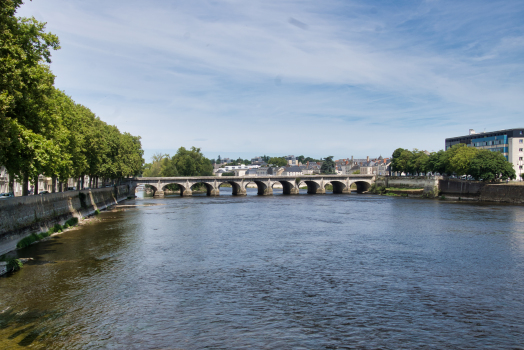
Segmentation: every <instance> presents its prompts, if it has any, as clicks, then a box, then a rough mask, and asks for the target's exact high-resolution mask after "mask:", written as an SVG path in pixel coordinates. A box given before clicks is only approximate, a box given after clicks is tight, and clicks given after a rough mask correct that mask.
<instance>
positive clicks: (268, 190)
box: [258, 186, 273, 196]
mask: <svg viewBox="0 0 524 350" xmlns="http://www.w3.org/2000/svg"><path fill="white" fill-rule="evenodd" d="M258 195H259V196H272V195H273V189H272V188H271V187H267V186H266V188H261V186H259V187H258Z"/></svg>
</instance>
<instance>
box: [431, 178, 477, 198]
mask: <svg viewBox="0 0 524 350" xmlns="http://www.w3.org/2000/svg"><path fill="white" fill-rule="evenodd" d="M484 186H486V184H485V183H484V182H480V181H465V180H455V179H446V180H440V181H439V190H440V192H441V194H443V195H445V196H448V197H449V196H452V197H466V198H476V197H479V196H480V191H481V190H482V188H483V187H484Z"/></svg>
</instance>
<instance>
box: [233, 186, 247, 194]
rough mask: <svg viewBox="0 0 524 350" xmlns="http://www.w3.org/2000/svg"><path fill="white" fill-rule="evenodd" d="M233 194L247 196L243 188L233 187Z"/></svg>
mask: <svg viewBox="0 0 524 350" xmlns="http://www.w3.org/2000/svg"><path fill="white" fill-rule="evenodd" d="M233 196H247V191H246V190H245V189H244V188H237V189H236V190H235V188H234V187H233Z"/></svg>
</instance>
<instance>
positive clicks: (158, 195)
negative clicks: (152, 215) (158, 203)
mask: <svg viewBox="0 0 524 350" xmlns="http://www.w3.org/2000/svg"><path fill="white" fill-rule="evenodd" d="M163 197H164V191H162V190H156V191H155V193H154V194H153V198H163Z"/></svg>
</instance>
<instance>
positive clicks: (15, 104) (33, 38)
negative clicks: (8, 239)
mask: <svg viewBox="0 0 524 350" xmlns="http://www.w3.org/2000/svg"><path fill="white" fill-rule="evenodd" d="M21 4H22V1H21V0H3V1H2V2H0V43H1V47H2V49H1V50H0V130H2V133H1V135H0V164H3V165H5V166H6V168H7V169H8V171H9V173H10V174H11V175H15V176H17V177H19V178H21V179H22V184H23V192H24V194H27V182H28V180H29V179H30V178H33V177H34V176H38V173H40V172H41V171H42V170H43V168H44V167H47V166H50V165H51V164H52V163H51V162H50V159H51V158H50V157H49V156H50V155H51V154H52V153H56V151H57V147H56V145H55V144H54V142H53V141H52V136H53V133H54V131H55V130H56V129H55V125H58V124H59V123H57V120H56V115H55V114H53V113H48V110H47V106H48V105H47V103H46V102H47V100H48V99H49V97H50V95H51V94H52V92H53V83H54V75H53V74H52V73H51V70H50V69H49V66H48V65H46V64H44V62H45V63H50V62H51V60H50V57H51V50H53V49H54V50H57V49H59V48H60V46H59V41H58V38H57V37H56V36H55V35H53V34H51V33H45V32H44V29H45V23H40V22H38V21H36V20H35V19H34V18H31V19H27V18H17V17H15V12H16V10H17V9H18V8H19V7H20V5H21Z"/></svg>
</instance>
